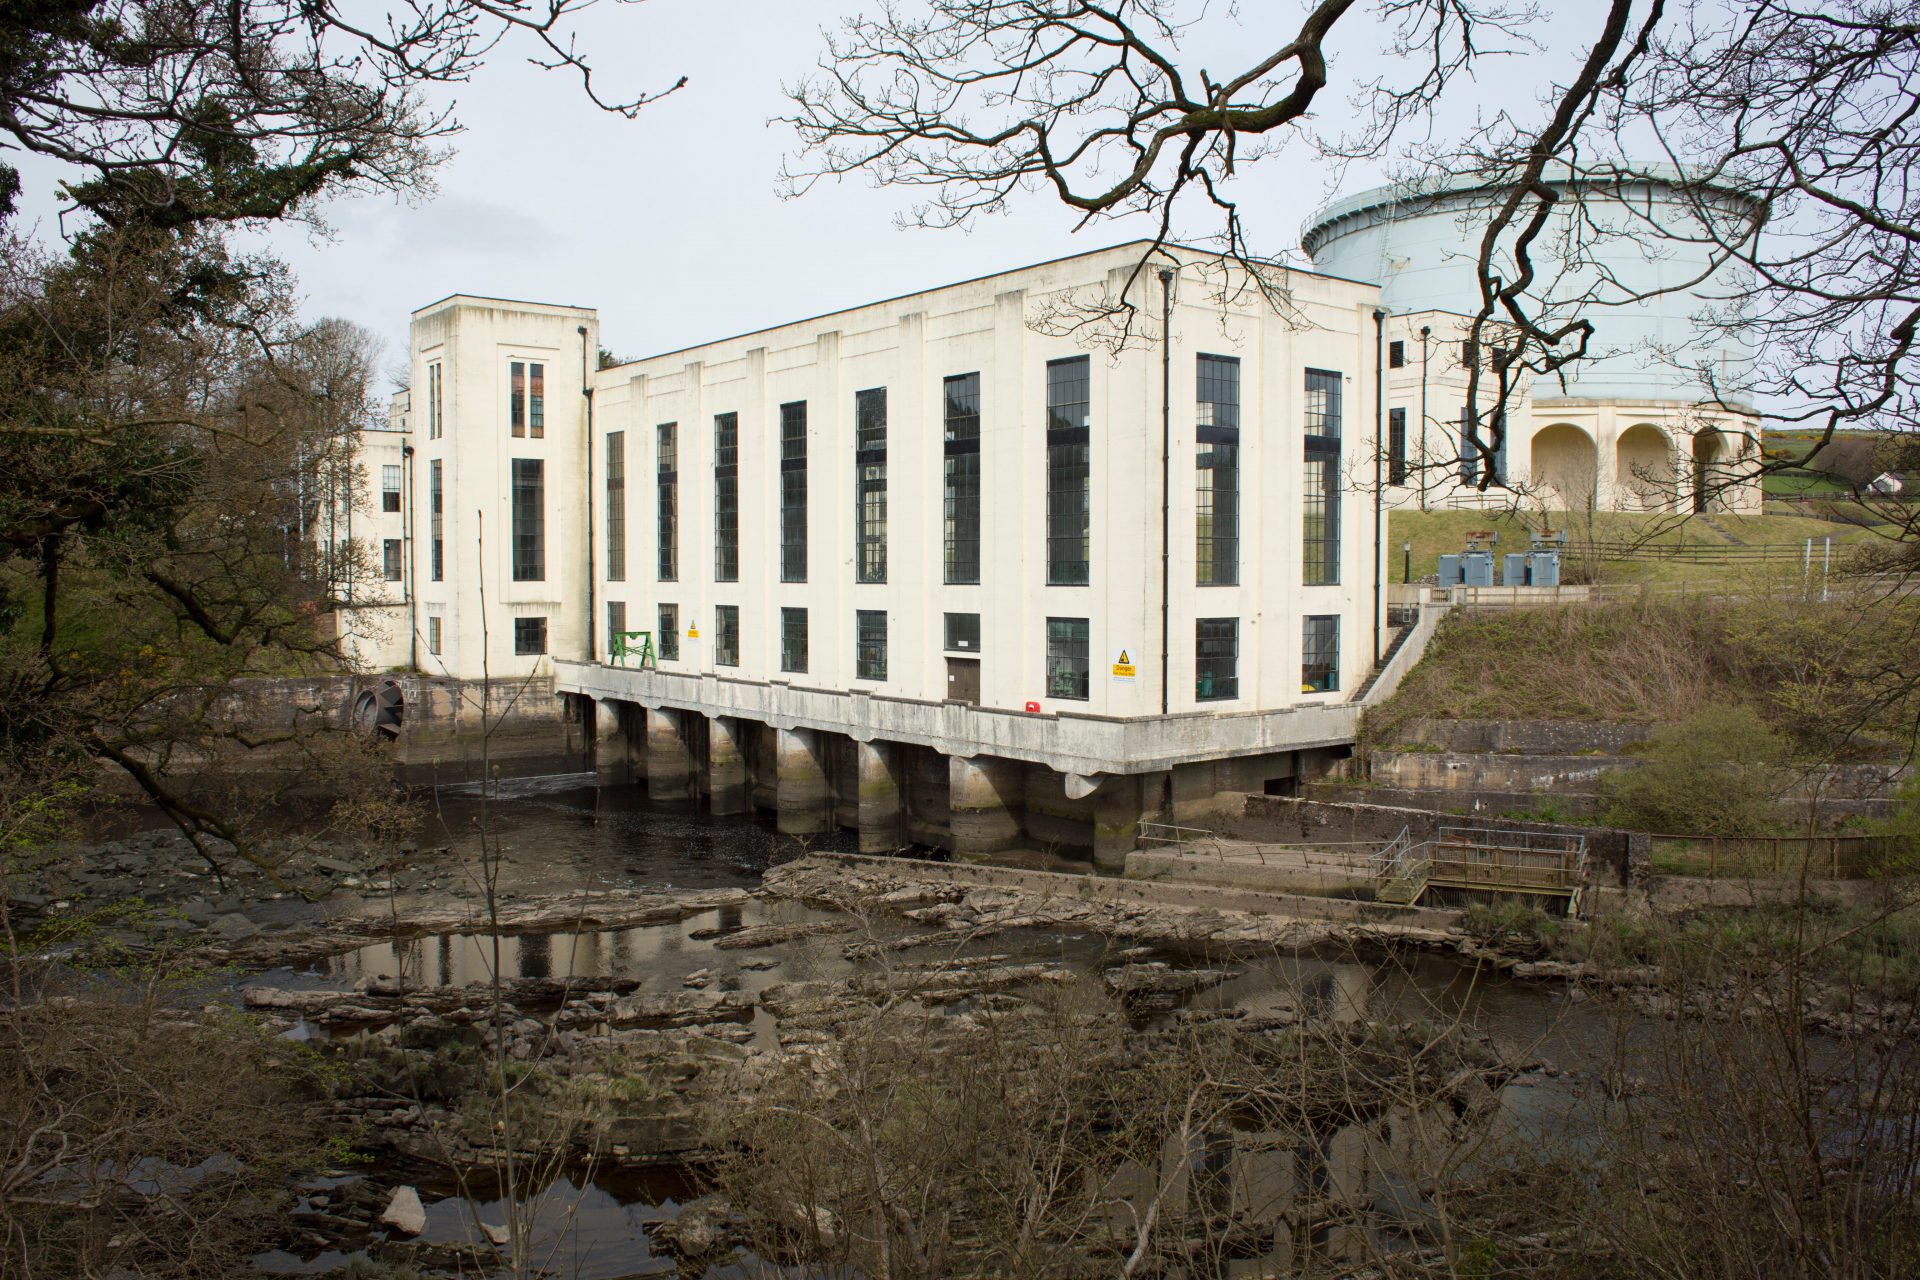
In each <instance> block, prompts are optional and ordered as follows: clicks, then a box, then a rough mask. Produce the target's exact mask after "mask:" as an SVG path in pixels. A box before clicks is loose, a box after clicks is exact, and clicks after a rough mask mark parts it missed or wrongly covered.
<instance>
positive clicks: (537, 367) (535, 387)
mask: <svg viewBox="0 0 1920 1280" xmlns="http://www.w3.org/2000/svg"><path fill="white" fill-rule="evenodd" d="M527 426H528V428H529V429H530V433H531V434H532V436H533V438H534V439H535V440H538V439H540V438H541V437H543V436H545V435H546V434H547V366H545V365H543V364H530V365H528V366H527Z"/></svg>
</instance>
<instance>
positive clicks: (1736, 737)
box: [1600, 704, 1790, 836]
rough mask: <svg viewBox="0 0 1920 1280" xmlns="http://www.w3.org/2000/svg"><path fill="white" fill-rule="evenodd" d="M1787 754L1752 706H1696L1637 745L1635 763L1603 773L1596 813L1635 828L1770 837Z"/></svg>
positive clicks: (1777, 813)
mask: <svg viewBox="0 0 1920 1280" xmlns="http://www.w3.org/2000/svg"><path fill="white" fill-rule="evenodd" d="M1789 752H1790V747H1789V744H1788V742H1787V740H1786V739H1785V738H1784V737H1782V736H1781V735H1780V733H1779V732H1778V731H1777V730H1775V729H1774V728H1773V727H1772V726H1771V725H1769V724H1768V723H1767V722H1766V721H1765V720H1763V719H1761V718H1760V716H1759V714H1758V713H1757V712H1755V711H1754V710H1753V709H1752V708H1751V707H1748V706H1744V705H1740V704H1733V705H1721V706H1708V707H1702V708H1701V709H1700V710H1699V711H1697V712H1695V713H1694V714H1693V715H1691V716H1689V717H1687V718H1686V719H1685V720H1682V721H1680V722H1679V723H1677V724H1672V725H1668V726H1666V727H1665V728H1663V729H1661V730H1659V731H1658V732H1656V733H1655V734H1654V735H1653V737H1652V739H1651V740H1650V741H1648V742H1646V743H1644V744H1642V745H1641V746H1640V747H1639V748H1638V749H1637V750H1636V751H1635V752H1634V754H1635V755H1637V756H1639V757H1640V764H1639V766H1638V767H1637V768H1626V769H1610V770H1608V771H1607V773H1606V775H1605V776H1604V777H1602V778H1601V780H1600V795H1601V800H1602V804H1603V809H1602V817H1603V819H1604V820H1605V821H1606V822H1607V823H1608V825H1610V826H1616V827H1626V828H1628V829H1630V830H1634V831H1685V832H1689V833H1693V832H1697V833H1700V834H1702V835H1732V836H1750V835H1767V834H1771V833H1772V832H1774V831H1776V830H1777V829H1778V828H1779V826H1780V821H1781V813H1780V807H1779V800H1780V795H1781V793H1782V792H1783V791H1784V790H1785V789H1786V785H1787V781H1788V779H1787V775H1786V764H1787V759H1788V755H1789Z"/></svg>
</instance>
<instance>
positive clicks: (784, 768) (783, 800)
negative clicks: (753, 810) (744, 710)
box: [774, 729, 833, 836]
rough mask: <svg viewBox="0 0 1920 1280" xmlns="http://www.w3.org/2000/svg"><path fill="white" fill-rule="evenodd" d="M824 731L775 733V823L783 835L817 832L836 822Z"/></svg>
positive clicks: (805, 730)
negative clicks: (827, 766)
mask: <svg viewBox="0 0 1920 1280" xmlns="http://www.w3.org/2000/svg"><path fill="white" fill-rule="evenodd" d="M821 746H822V744H821V742H820V735H819V734H817V733H815V732H814V731H813V730H811V729H779V730H776V731H775V736H774V775H775V783H774V789H775V814H776V817H775V825H776V826H777V827H778V829H779V831H780V833H781V834H782V835H789V836H814V835H819V834H821V833H822V832H824V831H827V830H830V829H831V828H832V826H833V793H832V791H831V790H830V789H829V787H828V786H827V770H826V761H825V759H824V754H825V753H824V752H823V751H822V750H821Z"/></svg>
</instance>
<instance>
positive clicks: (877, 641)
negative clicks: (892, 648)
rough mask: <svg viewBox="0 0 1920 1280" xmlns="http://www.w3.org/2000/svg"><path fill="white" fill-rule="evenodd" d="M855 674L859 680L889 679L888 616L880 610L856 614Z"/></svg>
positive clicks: (862, 611)
mask: <svg viewBox="0 0 1920 1280" xmlns="http://www.w3.org/2000/svg"><path fill="white" fill-rule="evenodd" d="M853 620H854V635H855V645H854V654H853V674H854V678H855V679H857V680H885V679H886V678H887V615H886V614H885V613H884V612H883V611H881V610H879V609H860V610H857V611H856V612H855V613H854V617H853Z"/></svg>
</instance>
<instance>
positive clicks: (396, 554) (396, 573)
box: [380, 538, 401, 582]
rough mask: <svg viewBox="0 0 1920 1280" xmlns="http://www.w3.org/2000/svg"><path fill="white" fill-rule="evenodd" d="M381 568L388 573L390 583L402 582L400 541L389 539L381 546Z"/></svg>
mask: <svg viewBox="0 0 1920 1280" xmlns="http://www.w3.org/2000/svg"><path fill="white" fill-rule="evenodd" d="M380 567H381V568H382V569H383V570H385V571H386V577H387V581H388V582H398V581H400V578H401V555H400V539H398V538H388V539H386V540H385V541H384V542H382V543H381V544H380Z"/></svg>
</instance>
